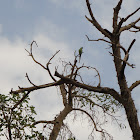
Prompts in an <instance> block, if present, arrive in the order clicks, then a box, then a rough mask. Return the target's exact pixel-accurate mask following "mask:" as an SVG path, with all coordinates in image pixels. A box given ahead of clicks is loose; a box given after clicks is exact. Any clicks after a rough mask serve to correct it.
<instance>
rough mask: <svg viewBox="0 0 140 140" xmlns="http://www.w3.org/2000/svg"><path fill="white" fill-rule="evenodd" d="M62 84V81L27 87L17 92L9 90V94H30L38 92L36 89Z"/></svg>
mask: <svg viewBox="0 0 140 140" xmlns="http://www.w3.org/2000/svg"><path fill="white" fill-rule="evenodd" d="M63 83H64V82H63V81H62V80H59V81H57V82H53V83H48V84H44V85H39V86H33V87H27V88H20V89H19V90H15V91H13V90H11V91H10V94H18V93H23V92H25V91H28V92H31V91H34V90H38V89H43V88H47V87H52V86H58V85H61V84H63Z"/></svg>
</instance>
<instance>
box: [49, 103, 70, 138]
mask: <svg viewBox="0 0 140 140" xmlns="http://www.w3.org/2000/svg"><path fill="white" fill-rule="evenodd" d="M71 111H72V108H71V106H69V105H67V106H65V108H64V109H63V111H62V112H60V114H59V115H58V117H57V118H55V121H56V123H55V124H54V127H53V130H52V132H51V134H50V137H49V140H56V139H57V136H58V134H59V132H60V129H61V126H62V125H63V121H64V119H65V118H66V116H67V115H68V114H69V113H70V112H71Z"/></svg>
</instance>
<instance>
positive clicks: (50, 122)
mask: <svg viewBox="0 0 140 140" xmlns="http://www.w3.org/2000/svg"><path fill="white" fill-rule="evenodd" d="M40 123H46V124H55V123H56V121H55V120H53V121H46V120H40V121H36V122H34V123H33V124H32V125H37V124H40Z"/></svg>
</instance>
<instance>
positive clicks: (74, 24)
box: [0, 0, 140, 140]
mask: <svg viewBox="0 0 140 140" xmlns="http://www.w3.org/2000/svg"><path fill="white" fill-rule="evenodd" d="M90 2H91V4H92V5H91V7H92V9H93V12H94V15H95V18H96V19H97V20H98V22H100V23H101V25H102V27H103V28H106V29H108V30H110V31H112V16H113V8H114V7H115V6H116V4H117V2H118V0H114V1H112V0H90ZM139 5H140V0H124V1H123V4H122V9H121V11H120V17H126V16H127V15H128V14H130V13H132V12H133V11H135V10H136V9H137V8H138V6H139ZM85 15H87V16H88V15H89V14H88V11H87V8H86V3H85V0H71V1H69V0H40V1H38V0H0V93H1V94H8V92H9V91H10V90H11V88H13V89H14V90H16V89H18V86H21V87H22V86H23V87H28V86H31V85H30V83H29V82H28V80H27V79H26V78H25V74H26V72H27V73H28V75H29V77H30V79H31V80H32V81H33V82H34V83H35V84H45V83H48V82H51V79H50V77H49V76H48V74H47V72H46V71H45V70H43V69H42V68H40V67H39V66H38V65H37V64H35V63H34V62H33V61H32V59H31V58H30V57H29V56H28V53H27V52H26V51H25V49H29V48H30V46H29V44H31V42H32V41H33V40H35V41H36V42H37V44H38V46H39V47H38V48H37V47H34V48H33V51H34V54H35V57H36V59H37V60H38V61H40V62H41V63H42V64H44V65H45V64H46V63H47V61H48V60H49V59H50V58H51V57H52V55H53V54H54V53H55V52H56V51H58V50H60V52H59V53H58V55H57V56H56V57H55V58H54V60H53V61H52V65H51V67H50V68H51V70H52V72H54V71H55V66H57V67H58V71H59V72H60V73H61V72H62V67H61V65H60V63H59V62H60V58H61V59H64V60H66V61H72V60H73V56H74V52H75V51H78V49H79V48H80V47H82V46H83V51H84V53H83V56H82V59H81V63H84V64H86V65H90V66H93V67H96V68H97V69H98V71H99V72H100V75H101V79H102V83H101V84H102V86H109V87H112V88H115V89H116V90H118V86H117V81H116V74H115V70H114V65H113V61H112V60H113V58H112V56H111V55H110V54H109V51H111V50H110V49H109V44H107V43H103V42H88V40H87V38H86V37H85V35H88V36H89V38H91V39H98V38H103V35H101V34H100V33H99V32H98V31H97V30H96V29H95V28H94V27H93V26H92V25H91V24H90V23H88V21H87V20H86V18H85ZM139 15H140V12H138V13H137V14H136V15H135V16H134V17H132V18H130V19H129V20H128V22H127V24H128V23H131V22H132V21H134V20H136V19H137V18H138V17H139ZM134 38H135V39H136V43H135V44H134V46H133V48H132V51H131V53H130V58H129V62H130V63H131V64H132V63H133V64H135V65H136V68H135V69H132V68H130V67H127V69H126V75H127V82H128V85H131V84H132V83H133V82H135V81H136V80H140V76H139V70H140V63H139V62H140V55H139V52H140V47H138V46H139V44H140V34H139V33H130V32H124V33H123V34H122V36H121V44H122V45H123V46H124V47H125V48H128V46H129V44H130V43H131V41H132V40H133V39H134ZM84 74H86V75H84V79H85V81H87V83H92V84H95V85H96V84H97V80H96V79H95V80H94V78H93V77H94V73H93V77H92V76H91V74H92V73H87V72H86V71H85V72H84ZM139 90H140V87H137V88H136V89H134V90H133V92H132V96H133V98H134V101H135V104H136V107H137V110H138V117H139V120H140V113H139V110H140V102H139V99H140V94H139ZM30 98H31V104H33V105H34V106H35V107H36V110H37V113H38V116H37V119H38V120H39V119H41V120H42V119H51V118H52V117H54V116H55V115H56V114H58V113H59V112H60V111H61V110H62V109H63V106H62V102H61V96H60V95H59V92H58V89H55V88H48V89H45V90H39V91H36V92H32V93H31V95H30ZM50 108H51V110H50ZM121 113H122V112H119V114H121ZM70 119H71V118H70ZM122 120H123V121H124V122H125V124H126V126H128V124H127V121H125V120H126V119H125V115H124V116H123V117H122ZM68 123H69V126H70V128H71V130H73V132H74V134H75V136H76V138H77V139H79V140H85V139H88V134H89V132H90V128H89V127H88V126H87V125H86V124H87V123H88V122H87V120H84V122H83V123H82V124H81V120H80V118H77V121H76V122H75V123H70V121H68ZM107 129H108V131H109V132H111V134H112V135H113V136H114V139H115V140H118V139H119V140H124V139H127V140H131V139H132V138H131V135H132V134H131V131H130V129H129V127H127V128H126V129H123V130H120V129H119V128H118V127H117V126H116V125H113V124H112V125H108V127H107ZM75 132H76V133H75Z"/></svg>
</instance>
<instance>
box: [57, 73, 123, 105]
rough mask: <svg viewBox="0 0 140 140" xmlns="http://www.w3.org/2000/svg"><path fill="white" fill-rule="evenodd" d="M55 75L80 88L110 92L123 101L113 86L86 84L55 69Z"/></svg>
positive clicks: (119, 100)
mask: <svg viewBox="0 0 140 140" xmlns="http://www.w3.org/2000/svg"><path fill="white" fill-rule="evenodd" d="M55 76H57V77H59V78H61V80H63V81H64V82H65V83H67V84H69V83H71V84H73V85H75V86H76V87H80V88H83V89H86V90H88V91H94V92H99V93H104V94H109V95H111V96H112V97H114V98H115V99H116V100H117V101H118V102H119V103H122V99H121V96H120V94H119V93H118V92H117V91H115V90H114V89H112V88H108V87H93V86H89V85H86V84H82V83H80V82H77V81H74V80H72V79H70V78H68V77H65V76H63V75H61V74H59V73H58V72H57V71H55Z"/></svg>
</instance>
